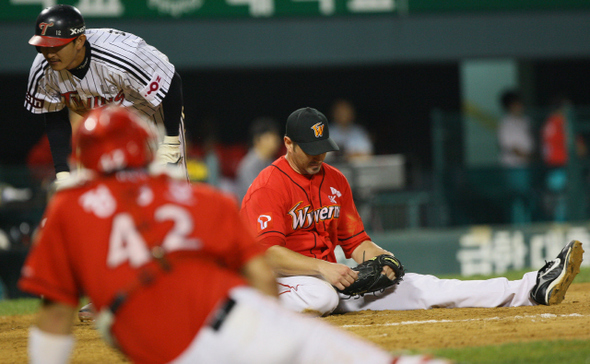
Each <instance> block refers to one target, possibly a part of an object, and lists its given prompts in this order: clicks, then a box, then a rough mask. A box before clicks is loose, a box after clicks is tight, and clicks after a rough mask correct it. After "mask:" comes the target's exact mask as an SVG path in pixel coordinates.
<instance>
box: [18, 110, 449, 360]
mask: <svg viewBox="0 0 590 364" xmlns="http://www.w3.org/2000/svg"><path fill="white" fill-rule="evenodd" d="M74 142H75V144H74V145H75V146H76V154H77V157H78V159H79V161H80V162H81V164H82V165H83V166H84V167H85V168H86V170H82V172H81V173H82V174H83V175H82V174H81V175H80V176H79V177H78V178H72V179H71V180H70V181H71V185H70V186H65V187H64V188H63V189H61V190H60V191H58V192H57V193H56V195H55V196H54V197H53V199H52V200H51V201H50V204H49V206H48V207H47V211H46V214H45V216H44V218H43V223H42V227H41V229H40V231H39V233H38V238H37V239H36V243H35V245H34V248H33V249H32V250H31V252H30V255H29V257H28V258H27V261H26V263H25V266H24V268H23V271H22V277H21V280H20V282H19V287H20V288H21V289H22V290H24V291H27V292H31V293H33V294H37V295H41V296H42V297H43V304H42V306H41V310H40V313H39V317H38V320H37V323H36V325H35V326H33V327H31V330H30V336H29V354H30V359H31V362H32V363H64V362H67V360H68V357H69V355H70V352H71V350H72V347H73V344H74V338H73V335H72V324H73V319H74V316H75V314H76V307H77V305H78V303H79V301H78V298H79V297H80V295H82V294H87V295H88V296H89V297H90V298H91V300H92V302H94V304H95V306H96V308H97V310H98V312H99V315H98V318H97V326H98V328H99V330H100V331H101V334H102V335H103V337H104V338H105V340H106V341H107V342H109V343H111V344H112V345H114V346H115V347H117V348H119V349H120V350H121V351H122V352H123V353H125V354H126V355H127V356H128V357H129V358H130V359H131V360H132V361H133V362H141V363H167V362H172V363H215V364H220V363H256V364H260V363H269V364H270V363H273V364H274V363H392V362H395V363H399V364H402V363H443V362H444V361H441V360H436V359H433V360H430V359H428V358H424V357H422V356H403V357H398V358H394V357H392V356H390V354H388V353H386V352H384V351H382V350H380V349H378V348H377V347H375V346H373V345H372V344H370V343H366V342H364V341H360V340H358V339H356V338H353V337H352V336H349V335H348V334H345V333H344V332H343V331H340V330H338V329H336V328H334V327H331V326H330V325H328V324H326V323H324V322H320V321H316V320H314V319H311V318H308V317H304V316H301V315H298V314H295V313H292V312H290V311H288V310H286V309H283V308H282V307H280V306H279V305H278V303H277V300H276V294H277V292H276V281H275V279H274V276H273V274H272V273H271V271H270V269H269V267H268V266H267V265H266V263H265V261H264V260H263V258H262V255H261V253H262V249H261V247H260V246H259V245H257V244H256V243H255V241H254V238H253V236H252V235H251V234H250V233H249V232H248V230H247V229H246V228H245V226H244V224H243V223H242V221H241V219H240V218H239V215H238V211H237V207H236V206H235V202H234V201H233V199H231V198H229V197H226V196H224V195H222V194H221V193H219V192H216V191H215V190H213V189H212V188H211V187H207V186H206V185H190V184H188V183H186V182H181V181H178V180H177V179H172V178H170V177H168V176H167V175H163V174H160V175H151V174H150V173H149V172H148V170H147V167H148V164H149V163H150V162H151V161H152V160H153V155H154V149H155V136H154V133H153V132H152V131H151V130H150V129H149V124H148V123H145V122H143V121H142V120H141V119H139V117H137V116H136V115H135V114H132V112H131V111H129V110H127V109H123V108H121V107H116V106H110V107H107V108H102V109H97V110H95V111H93V112H91V113H90V114H89V116H88V117H87V118H86V119H85V120H83V121H82V123H81V125H80V127H79V128H78V130H77V131H76V133H75V136H74ZM84 172H87V173H84Z"/></svg>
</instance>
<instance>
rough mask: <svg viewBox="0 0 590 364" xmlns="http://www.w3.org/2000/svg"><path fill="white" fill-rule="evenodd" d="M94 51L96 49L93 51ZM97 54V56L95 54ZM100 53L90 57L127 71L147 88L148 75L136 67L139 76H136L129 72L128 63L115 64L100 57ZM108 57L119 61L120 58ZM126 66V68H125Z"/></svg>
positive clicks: (134, 73)
mask: <svg viewBox="0 0 590 364" xmlns="http://www.w3.org/2000/svg"><path fill="white" fill-rule="evenodd" d="M93 50H96V49H93ZM97 53H98V54H97ZM101 53H102V52H95V53H94V54H93V55H92V58H94V59H100V60H101V61H103V62H105V63H108V64H110V65H114V66H116V67H120V68H122V69H124V70H125V71H127V72H128V73H129V74H131V75H132V76H133V77H134V78H135V79H137V80H138V81H143V84H144V86H147V84H148V82H149V81H150V77H149V76H148V75H146V74H145V73H144V72H142V71H139V70H137V68H136V67H133V68H135V69H136V70H137V71H139V73H140V74H137V73H136V72H133V70H131V68H129V63H117V62H115V61H113V60H110V59H108V58H106V57H103V56H102V55H100V54H101ZM108 57H111V58H114V59H117V60H120V58H118V57H114V56H112V55H108ZM126 64H127V66H126Z"/></svg>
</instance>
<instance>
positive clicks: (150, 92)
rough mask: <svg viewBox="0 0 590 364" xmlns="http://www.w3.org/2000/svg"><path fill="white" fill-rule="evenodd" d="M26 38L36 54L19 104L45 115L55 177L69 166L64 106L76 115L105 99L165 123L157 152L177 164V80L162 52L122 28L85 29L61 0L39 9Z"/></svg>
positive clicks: (179, 98)
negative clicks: (33, 31)
mask: <svg viewBox="0 0 590 364" xmlns="http://www.w3.org/2000/svg"><path fill="white" fill-rule="evenodd" d="M29 44H31V45H34V46H35V47H36V48H37V51H38V52H39V54H38V55H37V57H36V58H35V60H34V62H33V65H32V67H31V71H30V73H29V81H28V85H27V93H26V98H25V107H26V108H27V109H28V110H29V111H31V112H32V113H35V114H44V116H45V129H46V132H47V137H48V139H49V144H50V148H51V155H52V157H53V163H54V166H55V172H56V178H57V183H60V181H62V180H63V179H65V178H67V177H68V176H69V172H70V167H69V165H68V157H69V156H70V154H71V135H72V126H71V125H70V121H71V120H70V119H69V115H68V109H69V110H70V111H71V112H73V113H75V114H79V115H82V116H83V115H84V114H85V113H87V112H88V111H89V110H91V109H94V108H97V107H100V106H104V105H105V104H110V103H114V104H118V105H122V106H126V107H131V108H133V109H135V110H136V111H137V112H139V113H140V114H141V115H144V116H145V117H148V118H149V119H151V120H153V121H154V123H157V124H159V125H163V127H164V129H165V131H166V135H165V136H164V137H163V140H162V142H161V144H160V147H159V149H158V154H157V160H158V161H159V162H160V163H161V164H167V163H170V164H178V165H182V164H184V160H183V157H184V153H183V149H184V125H183V121H182V107H183V101H182V81H181V79H180V75H179V74H178V72H176V71H175V68H174V65H173V64H171V63H170V62H169V61H168V58H167V57H166V55H164V54H163V53H161V52H160V51H158V50H157V49H156V48H154V47H152V46H150V45H148V44H146V42H145V41H144V40H143V39H141V38H140V37H138V36H135V35H133V34H130V33H127V32H122V31H119V30H115V29H86V26H85V22H84V18H83V17H82V14H81V13H80V12H79V11H78V9H76V8H75V7H73V6H70V5H62V4H60V5H54V6H51V7H48V8H46V9H44V10H43V11H41V13H40V14H39V16H38V17H37V21H36V24H35V35H34V36H33V37H32V38H31V39H30V40H29ZM75 114H73V115H75ZM72 122H73V120H72ZM181 143H182V144H181Z"/></svg>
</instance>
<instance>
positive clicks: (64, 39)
mask: <svg viewBox="0 0 590 364" xmlns="http://www.w3.org/2000/svg"><path fill="white" fill-rule="evenodd" d="M85 31H86V25H85V23H84V18H83V17H82V14H81V13H80V11H79V10H78V9H76V8H75V7H73V6H70V5H63V4H58V5H54V6H50V7H48V8H46V9H44V10H43V11H42V12H41V13H39V16H37V22H36V23H35V35H34V36H33V37H32V38H31V39H30V40H29V44H31V45H34V46H37V47H59V46H62V45H64V44H67V43H69V42H71V41H73V40H74V39H76V38H77V37H78V36H79V35H81V34H84V32H85Z"/></svg>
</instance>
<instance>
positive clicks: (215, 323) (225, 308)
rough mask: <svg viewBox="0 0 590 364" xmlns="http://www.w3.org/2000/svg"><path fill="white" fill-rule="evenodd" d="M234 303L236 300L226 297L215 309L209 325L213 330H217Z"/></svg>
mask: <svg viewBox="0 0 590 364" xmlns="http://www.w3.org/2000/svg"><path fill="white" fill-rule="evenodd" d="M235 305H236V301H235V300H234V299H233V298H228V299H227V300H226V301H225V302H224V303H223V305H221V307H219V308H218V309H217V311H215V315H214V316H213V317H212V318H211V321H210V322H209V326H211V328H212V329H213V330H215V331H218V330H219V329H220V328H221V325H223V322H224V321H225V319H226V318H227V316H228V315H229V313H230V312H231V310H232V309H233V308H234V306H235Z"/></svg>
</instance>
